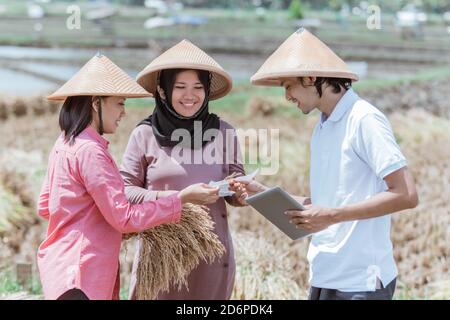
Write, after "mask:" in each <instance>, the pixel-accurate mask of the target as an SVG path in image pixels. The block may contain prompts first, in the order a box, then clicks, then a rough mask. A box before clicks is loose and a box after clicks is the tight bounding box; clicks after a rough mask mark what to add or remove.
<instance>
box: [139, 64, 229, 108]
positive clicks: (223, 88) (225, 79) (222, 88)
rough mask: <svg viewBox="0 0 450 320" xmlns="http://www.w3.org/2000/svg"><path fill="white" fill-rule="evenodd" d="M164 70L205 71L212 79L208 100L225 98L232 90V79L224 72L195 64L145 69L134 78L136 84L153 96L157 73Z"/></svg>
mask: <svg viewBox="0 0 450 320" xmlns="http://www.w3.org/2000/svg"><path fill="white" fill-rule="evenodd" d="M166 69H187V70H205V71H209V72H211V75H212V77H211V88H210V90H211V91H210V95H209V100H216V99H219V98H222V97H224V96H226V95H227V94H228V93H229V92H230V91H231V88H232V79H231V77H230V76H229V75H228V74H227V73H226V72H224V71H223V70H221V69H219V68H215V67H214V66H211V65H201V64H195V63H192V64H189V63H166V64H163V65H157V66H152V67H149V68H146V69H144V70H142V71H141V72H140V73H139V74H138V76H137V77H136V80H137V83H139V84H140V85H141V86H142V87H143V88H145V89H146V90H147V91H148V92H150V93H151V94H153V95H155V94H156V87H157V83H158V76H159V73H160V72H161V71H162V70H166Z"/></svg>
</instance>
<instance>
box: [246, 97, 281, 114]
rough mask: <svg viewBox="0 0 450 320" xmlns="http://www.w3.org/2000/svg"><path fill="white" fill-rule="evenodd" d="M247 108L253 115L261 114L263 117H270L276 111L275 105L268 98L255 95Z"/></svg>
mask: <svg viewBox="0 0 450 320" xmlns="http://www.w3.org/2000/svg"><path fill="white" fill-rule="evenodd" d="M247 110H248V111H249V112H250V114H251V115H252V116H253V115H261V116H263V117H268V116H270V115H272V114H273V113H274V112H275V105H274V103H273V102H272V101H270V100H268V99H265V98H261V97H253V98H251V100H250V101H249V103H248V105H247Z"/></svg>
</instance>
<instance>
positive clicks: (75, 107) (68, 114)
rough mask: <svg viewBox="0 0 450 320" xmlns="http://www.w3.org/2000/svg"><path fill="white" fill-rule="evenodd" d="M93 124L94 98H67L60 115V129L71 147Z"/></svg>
mask: <svg viewBox="0 0 450 320" xmlns="http://www.w3.org/2000/svg"><path fill="white" fill-rule="evenodd" d="M91 122H92V96H76V97H67V99H66V101H64V104H63V105H62V108H61V111H60V113H59V127H60V128H61V130H62V131H63V132H64V136H65V141H66V142H69V144H70V145H73V144H74V143H75V138H76V137H77V136H78V135H79V134H80V133H81V132H82V131H83V130H84V129H86V127H87V126H89V124H90V123H91Z"/></svg>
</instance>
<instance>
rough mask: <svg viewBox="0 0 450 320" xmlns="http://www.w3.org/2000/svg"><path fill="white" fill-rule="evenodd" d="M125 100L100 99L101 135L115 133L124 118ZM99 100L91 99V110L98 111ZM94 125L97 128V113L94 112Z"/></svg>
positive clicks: (116, 98) (120, 98) (121, 98)
mask: <svg viewBox="0 0 450 320" xmlns="http://www.w3.org/2000/svg"><path fill="white" fill-rule="evenodd" d="M125 100H126V99H125V98H123V97H106V98H102V99H101V101H102V102H101V106H102V120H103V133H106V134H112V133H115V132H116V130H117V128H118V127H119V123H120V120H121V119H122V118H123V117H124V116H125ZM99 101H100V99H98V98H94V99H93V108H94V110H98V103H99ZM94 123H95V126H96V127H97V128H99V117H98V112H94Z"/></svg>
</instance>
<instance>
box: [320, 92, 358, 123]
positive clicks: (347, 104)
mask: <svg viewBox="0 0 450 320" xmlns="http://www.w3.org/2000/svg"><path fill="white" fill-rule="evenodd" d="M358 99H359V96H358V95H357V94H356V92H355V91H353V89H352V88H349V89H347V92H346V93H345V94H344V95H343V96H342V97H341V99H339V101H338V103H337V104H336V106H335V107H334V109H333V111H332V112H331V115H330V116H329V117H328V119H325V114H324V113H322V114H321V117H320V122H321V123H324V122H325V121H326V120H329V121H332V122H337V121H339V120H340V119H341V118H342V116H343V115H344V114H345V113H346V112H347V110H349V109H350V108H351V107H352V106H353V105H354V104H355V102H356V101H357V100H358Z"/></svg>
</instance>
